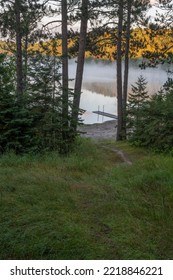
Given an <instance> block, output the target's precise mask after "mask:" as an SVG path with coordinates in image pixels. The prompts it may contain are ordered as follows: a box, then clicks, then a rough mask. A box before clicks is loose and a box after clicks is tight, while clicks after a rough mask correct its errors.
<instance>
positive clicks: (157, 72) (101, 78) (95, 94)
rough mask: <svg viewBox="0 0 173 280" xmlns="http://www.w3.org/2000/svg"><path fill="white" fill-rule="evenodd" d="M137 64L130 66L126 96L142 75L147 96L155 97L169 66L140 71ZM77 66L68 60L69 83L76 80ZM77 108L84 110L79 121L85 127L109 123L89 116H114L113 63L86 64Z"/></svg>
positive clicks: (94, 61)
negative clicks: (103, 114) (97, 123)
mask: <svg viewBox="0 0 173 280" xmlns="http://www.w3.org/2000/svg"><path fill="white" fill-rule="evenodd" d="M139 64H140V62H139V61H136V60H133V61H131V63H130V69H129V89H128V92H130V90H131V85H132V84H134V83H135V82H136V81H137V79H138V77H139V76H140V75H142V76H143V77H144V78H145V79H146V81H147V82H148V86H147V89H148V93H149V94H154V93H156V92H157V91H158V90H159V89H160V88H161V86H162V85H163V84H164V83H165V82H166V80H167V78H168V73H167V70H168V69H170V68H171V67H172V66H170V65H159V66H158V67H157V68H147V69H145V70H141V69H140V67H139ZM76 65H77V64H76V63H75V60H70V63H69V78H70V79H74V77H75V72H76ZM73 84H74V82H73V81H71V85H73ZM80 107H81V108H82V109H84V110H86V113H85V114H84V115H83V116H82V119H84V123H88V124H89V123H95V122H103V121H106V120H110V118H106V117H104V118H103V117H101V116H100V117H98V116H97V115H96V114H92V111H97V110H98V109H100V110H101V111H102V110H104V111H105V112H107V113H112V114H115V115H116V114H117V100H116V62H102V61H98V60H91V61H87V62H86V63H85V67H84V77H83V89H82V96H81V102H80Z"/></svg>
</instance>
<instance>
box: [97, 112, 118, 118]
mask: <svg viewBox="0 0 173 280" xmlns="http://www.w3.org/2000/svg"><path fill="white" fill-rule="evenodd" d="M93 113H94V114H97V115H101V116H104V117H108V118H111V119H116V120H117V119H118V117H117V116H116V115H113V114H109V113H106V112H103V111H93Z"/></svg>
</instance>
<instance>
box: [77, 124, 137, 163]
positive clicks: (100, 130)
mask: <svg viewBox="0 0 173 280" xmlns="http://www.w3.org/2000/svg"><path fill="white" fill-rule="evenodd" d="M116 125H117V121H116V120H113V121H107V122H104V123H95V124H88V125H83V126H80V128H79V131H80V132H81V136H82V137H87V138H92V139H94V140H106V139H110V140H111V139H112V140H113V139H116ZM101 147H102V148H104V149H107V150H109V151H112V152H114V153H116V154H117V155H118V156H119V157H120V159H121V160H122V163H125V164H127V165H131V164H132V162H131V160H130V159H129V158H128V156H127V155H126V153H125V152H124V151H122V150H121V149H119V148H114V147H109V146H105V145H101Z"/></svg>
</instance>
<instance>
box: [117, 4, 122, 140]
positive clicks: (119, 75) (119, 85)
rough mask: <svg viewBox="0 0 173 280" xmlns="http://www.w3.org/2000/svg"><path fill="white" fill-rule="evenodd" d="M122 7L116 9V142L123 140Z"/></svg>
mask: <svg viewBox="0 0 173 280" xmlns="http://www.w3.org/2000/svg"><path fill="white" fill-rule="evenodd" d="M123 5H124V1H123V0H122V1H121V0H120V1H119V9H118V17H119V18H118V36H117V109H118V110H117V111H118V124H117V137H116V138H117V140H122V139H123V135H122V132H123V101H122V31H123Z"/></svg>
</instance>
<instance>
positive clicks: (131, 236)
mask: <svg viewBox="0 0 173 280" xmlns="http://www.w3.org/2000/svg"><path fill="white" fill-rule="evenodd" d="M105 145H106V146H107V147H111V148H112V147H116V148H119V149H121V150H123V151H125V153H126V154H127V155H128V156H129V157H130V159H131V160H132V161H133V162H134V163H133V165H132V166H127V165H125V164H121V160H120V158H119V157H118V156H117V155H116V153H113V152H111V151H110V152H108V150H106V149H104V148H102V146H103V143H102V142H99V143H97V144H94V143H93V142H91V141H89V140H87V139H85V140H84V139H83V140H82V141H81V143H79V144H78V148H77V149H76V151H74V152H73V153H72V154H71V155H70V156H69V157H67V158H62V157H59V155H58V154H56V153H52V154H48V155H43V156H35V157H31V156H23V157H18V156H15V155H13V154H8V155H4V156H3V157H1V159H0V178H1V180H0V211H1V215H0V259H173V158H171V157H168V156H162V155H160V156H155V155H150V154H148V153H147V152H146V151H143V150H138V149H134V148H131V147H130V146H128V145H127V144H126V143H123V144H119V143H115V142H106V141H105V142H104V146H105Z"/></svg>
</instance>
